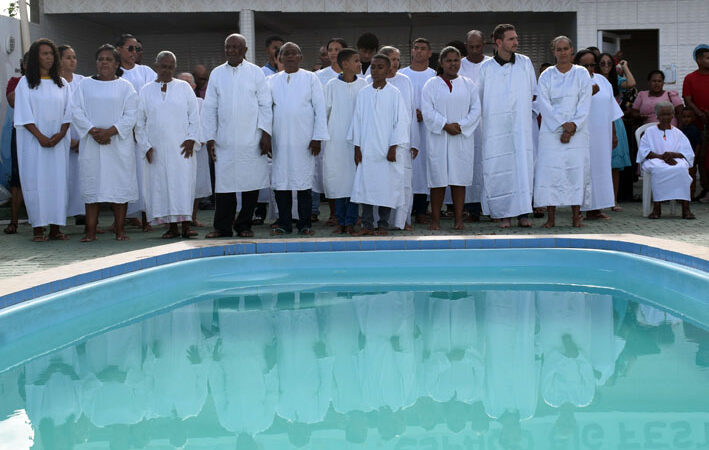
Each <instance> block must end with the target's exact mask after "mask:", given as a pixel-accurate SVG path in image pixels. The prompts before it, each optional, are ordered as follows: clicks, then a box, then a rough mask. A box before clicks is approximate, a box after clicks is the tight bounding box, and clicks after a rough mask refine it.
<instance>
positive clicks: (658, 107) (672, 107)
mask: <svg viewBox="0 0 709 450" xmlns="http://www.w3.org/2000/svg"><path fill="white" fill-rule="evenodd" d="M663 108H669V109H670V110H671V111H672V114H673V115H674V113H675V105H673V104H672V103H670V102H657V103H655V115H657V114H659V113H660V110H661V109H663Z"/></svg>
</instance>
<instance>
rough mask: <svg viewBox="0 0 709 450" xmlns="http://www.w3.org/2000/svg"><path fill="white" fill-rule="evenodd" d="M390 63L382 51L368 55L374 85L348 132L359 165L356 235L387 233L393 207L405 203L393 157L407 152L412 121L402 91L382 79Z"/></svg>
mask: <svg viewBox="0 0 709 450" xmlns="http://www.w3.org/2000/svg"><path fill="white" fill-rule="evenodd" d="M390 66H391V63H390V62H389V58H387V57H386V56H384V55H382V54H377V55H375V56H374V57H373V58H372V64H371V73H372V84H370V85H368V86H367V87H366V88H364V89H362V90H361V91H360V92H359V94H358V95H357V105H356V107H355V113H354V117H353V119H352V127H351V128H350V132H349V137H350V140H351V142H352V144H353V145H354V146H355V163H356V164H357V171H356V172H355V178H354V185H353V187H352V197H351V200H352V201H353V202H355V203H359V204H360V205H362V229H361V230H360V231H359V232H358V234H360V235H366V234H373V233H375V234H380V235H385V234H387V232H388V231H387V229H388V228H389V214H390V213H391V210H392V209H394V208H398V207H399V206H401V204H402V203H403V199H402V194H403V192H402V190H403V189H402V187H403V183H402V181H401V179H402V177H403V168H402V164H401V162H400V161H399V160H398V159H397V157H398V154H400V153H401V152H402V151H403V149H407V151H408V145H409V141H410V139H411V137H410V134H411V129H410V123H411V122H410V120H411V119H410V116H409V111H407V109H406V104H405V101H404V98H403V96H402V95H401V92H399V90H398V89H397V88H395V87H394V86H392V85H391V84H389V83H387V81H386V76H387V74H388V73H389V68H390ZM399 158H401V157H399ZM375 206H376V207H378V209H379V222H378V226H377V228H378V229H377V230H376V231H375V230H374V207H375Z"/></svg>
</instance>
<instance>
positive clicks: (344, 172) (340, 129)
mask: <svg viewBox="0 0 709 450" xmlns="http://www.w3.org/2000/svg"><path fill="white" fill-rule="evenodd" d="M323 70H324V69H323ZM365 86H367V82H366V81H365V80H364V79H362V78H355V80H354V81H353V82H351V83H348V82H346V81H343V80H341V79H339V78H335V79H333V80H330V81H329V82H328V83H327V86H325V110H326V113H327V131H328V134H329V135H330V140H329V141H328V142H327V146H325V148H324V150H323V152H322V153H323V184H324V188H325V196H326V197H327V198H343V197H349V196H350V195H351V194H352V184H353V182H354V175H355V171H356V170H357V166H356V165H355V163H354V145H352V143H351V142H349V141H348V140H347V133H348V132H349V129H350V125H351V124H352V116H353V115H354V110H355V103H356V101H357V94H358V93H359V91H361V90H362V89H363V88H364V87H365Z"/></svg>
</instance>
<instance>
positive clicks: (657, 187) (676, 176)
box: [637, 102, 695, 219]
mask: <svg viewBox="0 0 709 450" xmlns="http://www.w3.org/2000/svg"><path fill="white" fill-rule="evenodd" d="M655 113H656V115H657V118H658V120H659V121H660V122H659V123H658V124H657V126H654V127H650V128H648V129H647V130H645V133H644V134H643V136H642V138H640V143H639V145H638V157H637V163H638V164H641V168H642V170H643V171H644V172H647V173H649V174H650V175H651V177H652V178H651V181H652V201H653V211H652V213H651V214H650V215H649V216H648V218H649V219H658V218H659V217H660V215H661V214H662V210H661V206H660V202H663V201H666V200H680V201H681V202H682V218H683V219H694V218H695V217H694V214H692V211H690V210H689V201H690V200H691V196H690V192H689V187H690V185H691V184H692V177H691V176H690V175H689V169H690V168H691V167H692V166H693V164H694V151H693V150H692V145H691V144H690V143H689V139H687V136H685V135H684V133H682V132H681V131H680V130H679V129H678V128H675V127H673V126H672V118H673V117H674V107H673V105H672V104H671V103H669V102H659V103H658V104H657V105H655Z"/></svg>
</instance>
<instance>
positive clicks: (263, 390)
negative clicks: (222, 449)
mask: <svg viewBox="0 0 709 450" xmlns="http://www.w3.org/2000/svg"><path fill="white" fill-rule="evenodd" d="M260 300H261V299H260ZM217 314H218V318H219V338H218V339H217V342H216V345H215V348H214V351H213V358H214V360H213V361H212V363H211V364H210V366H209V387H210V390H211V392H212V398H213V399H214V406H215V409H216V411H217V419H218V420H219V423H220V424H221V425H222V426H223V427H224V428H226V429H227V430H229V431H231V432H233V433H247V434H249V435H255V434H258V433H260V432H262V431H264V430H266V429H268V428H269V427H270V426H271V424H272V423H273V419H274V417H275V411H276V403H277V401H278V390H279V387H278V367H277V366H274V364H273V361H269V359H272V358H268V357H267V354H269V352H268V349H269V348H273V346H274V343H275V328H274V319H273V312H272V311H270V310H268V309H267V308H265V307H264V308H263V309H260V308H257V309H255V310H251V309H245V308H241V307H240V308H239V309H232V308H228V307H224V306H223V305H222V306H220V307H219V308H218V309H217ZM237 372H238V373H239V376H238V377H235V376H233V375H234V373H237Z"/></svg>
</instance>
